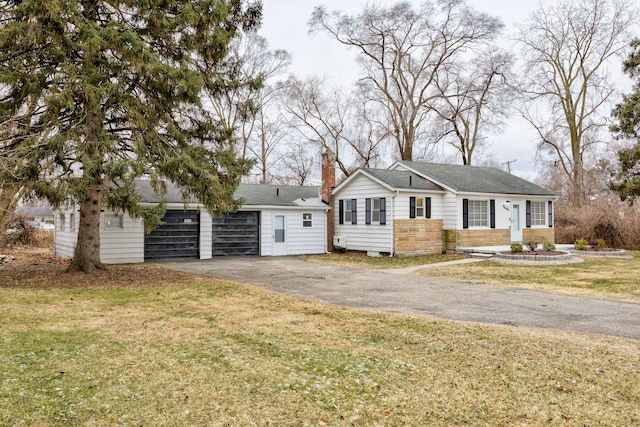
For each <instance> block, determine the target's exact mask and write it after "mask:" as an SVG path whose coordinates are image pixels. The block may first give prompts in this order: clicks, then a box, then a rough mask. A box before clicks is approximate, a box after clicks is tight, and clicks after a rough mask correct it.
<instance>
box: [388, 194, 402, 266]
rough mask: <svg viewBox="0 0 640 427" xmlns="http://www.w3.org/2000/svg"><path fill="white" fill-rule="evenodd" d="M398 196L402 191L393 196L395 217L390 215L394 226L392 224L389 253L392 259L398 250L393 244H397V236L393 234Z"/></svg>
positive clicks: (392, 204) (392, 202) (392, 203)
mask: <svg viewBox="0 0 640 427" xmlns="http://www.w3.org/2000/svg"><path fill="white" fill-rule="evenodd" d="M398 194H400V191H399V190H396V194H394V195H393V196H391V206H392V207H393V208H392V209H393V215H390V217H391V221H392V224H391V242H390V243H391V244H390V246H389V247H390V248H391V252H390V253H389V256H390V257H392V256H393V254H394V252H395V249H396V248H395V246H394V244H393V243H394V242H395V239H394V237H395V236H394V234H393V229H394V223H393V221H395V212H396V196H398ZM387 223H388V221H387Z"/></svg>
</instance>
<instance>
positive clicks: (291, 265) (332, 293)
mask: <svg viewBox="0 0 640 427" xmlns="http://www.w3.org/2000/svg"><path fill="white" fill-rule="evenodd" d="M161 265H163V266H165V267H168V268H171V269H174V270H179V271H186V272H191V273H196V274H199V275H203V276H207V277H214V278H218V279H224V280H232V281H237V282H243V283H250V284H255V285H260V286H263V287H265V288H266V289H269V290H272V291H275V292H280V293H284V294H289V295H294V296H298V297H302V298H308V299H313V300H317V301H322V302H326V303H330V304H335V305H341V306H347V307H356V308H363V309H369V310H375V311H385V312H393V313H402V314H409V315H418V316H427V317H436V318H442V319H450V320H460V321H469V322H479V323H492V324H504V325H511V326H525V327H534V328H549V329H561V330H568V331H577V332H590V333H596V334H604V335H612V336H620V337H627V338H633V339H637V340H640V304H630V303H623V302H614V301H607V300H601V299H595V298H581V297H569V296H562V295H556V294H552V293H548V292H540V291H531V290H523V289H513V288H506V287H500V286H492V285H482V284H469V283H459V282H453V281H449V280H442V279H435V278H429V277H418V276H412V275H409V274H397V273H390V272H385V271H376V270H361V269H353V268H347V267H336V266H329V265H321V264H312V263H308V262H306V261H304V260H303V259H302V258H298V257H241V258H214V259H211V260H200V261H180V262H162V263H161Z"/></svg>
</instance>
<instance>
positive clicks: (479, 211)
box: [462, 199, 496, 228]
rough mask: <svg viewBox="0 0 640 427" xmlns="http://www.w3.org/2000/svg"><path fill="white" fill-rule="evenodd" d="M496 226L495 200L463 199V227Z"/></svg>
mask: <svg viewBox="0 0 640 427" xmlns="http://www.w3.org/2000/svg"><path fill="white" fill-rule="evenodd" d="M488 227H490V228H495V227H496V202H495V200H493V199H491V200H469V199H462V228H488Z"/></svg>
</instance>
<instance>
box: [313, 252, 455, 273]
mask: <svg viewBox="0 0 640 427" xmlns="http://www.w3.org/2000/svg"><path fill="white" fill-rule="evenodd" d="M463 258H467V256H466V255H461V254H443V255H422V256H415V257H390V256H379V257H370V256H367V254H366V253H362V252H353V251H351V252H346V253H339V252H334V253H330V254H324V255H308V256H307V257H305V259H306V260H307V261H309V262H315V263H319V264H332V265H342V266H345V267H355V268H375V269H385V268H403V267H413V266H415V265H424V264H433V263H438V262H446V261H454V260H457V259H463Z"/></svg>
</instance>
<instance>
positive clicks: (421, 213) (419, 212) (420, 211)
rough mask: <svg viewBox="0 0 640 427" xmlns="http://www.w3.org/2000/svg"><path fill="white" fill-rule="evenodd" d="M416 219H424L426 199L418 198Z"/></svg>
mask: <svg viewBox="0 0 640 427" xmlns="http://www.w3.org/2000/svg"><path fill="white" fill-rule="evenodd" d="M416 218H424V199H423V198H422V197H416Z"/></svg>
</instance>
